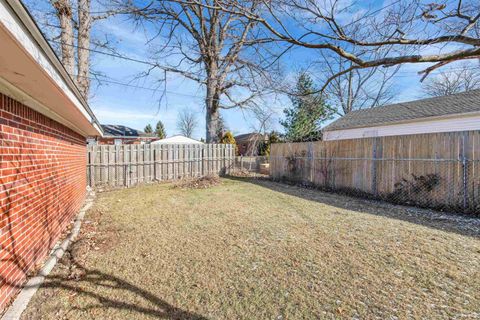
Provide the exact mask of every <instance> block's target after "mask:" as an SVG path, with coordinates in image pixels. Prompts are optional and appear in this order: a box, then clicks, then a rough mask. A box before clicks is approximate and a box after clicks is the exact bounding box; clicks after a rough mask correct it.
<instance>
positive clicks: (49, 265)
mask: <svg viewBox="0 0 480 320" xmlns="http://www.w3.org/2000/svg"><path fill="white" fill-rule="evenodd" d="M94 199H95V193H94V192H93V191H90V192H89V194H88V196H87V199H86V200H85V205H84V206H83V208H82V209H80V211H79V213H78V215H77V217H76V218H75V221H74V223H73V228H72V231H71V232H70V234H69V235H68V237H67V238H66V239H64V240H63V241H61V242H59V243H57V245H55V247H54V248H53V249H52V251H51V253H50V255H49V258H48V259H47V260H46V261H45V264H44V265H43V267H42V268H41V269H40V271H39V272H38V274H37V275H36V276H35V277H33V278H30V279H29V280H28V281H27V283H26V284H25V285H24V286H23V289H22V290H21V291H20V293H19V294H18V295H17V297H16V298H15V300H14V301H13V303H12V305H11V306H10V307H9V308H7V310H6V312H5V314H4V315H3V316H2V318H1V320H19V319H20V317H21V316H22V313H23V312H24V311H25V309H26V308H27V306H28V304H29V302H30V300H31V299H32V298H33V296H34V295H35V293H36V292H37V290H38V289H39V288H40V286H41V285H42V284H43V282H44V281H45V277H46V276H48V275H49V274H50V272H51V271H52V269H53V268H54V267H55V265H56V263H57V261H58V260H59V259H61V258H62V256H63V255H64V253H65V251H66V250H67V249H68V247H69V246H70V244H71V243H72V242H73V241H74V240H75V239H76V237H77V236H78V233H79V232H80V227H81V225H82V221H83V219H84V218H85V213H86V212H87V211H88V210H89V209H90V208H91V206H92V205H93V200H94Z"/></svg>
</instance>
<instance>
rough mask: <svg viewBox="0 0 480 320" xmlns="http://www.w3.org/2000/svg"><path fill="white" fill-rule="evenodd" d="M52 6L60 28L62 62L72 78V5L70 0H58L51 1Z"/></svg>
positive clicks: (73, 58)
mask: <svg viewBox="0 0 480 320" xmlns="http://www.w3.org/2000/svg"><path fill="white" fill-rule="evenodd" d="M53 6H54V8H55V10H56V12H57V16H58V19H59V20H60V26H61V29H62V32H61V41H62V63H63V65H64V67H65V69H66V70H67V72H68V73H69V74H70V76H71V77H72V79H73V74H74V67H75V54H74V47H73V22H72V5H71V3H70V0H58V1H54V2H53Z"/></svg>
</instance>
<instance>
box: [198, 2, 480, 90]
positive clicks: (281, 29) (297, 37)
mask: <svg viewBox="0 0 480 320" xmlns="http://www.w3.org/2000/svg"><path fill="white" fill-rule="evenodd" d="M197 1H198V0H191V2H195V3H196V2H197ZM225 1H226V3H225V2H222V1H219V2H215V6H214V7H215V8H217V7H220V8H222V10H225V11H227V12H231V13H233V12H235V13H236V14H242V15H243V16H244V17H247V18H248V19H250V20H255V21H257V22H258V23H261V24H262V25H263V26H264V27H265V28H266V29H267V30H268V31H269V32H270V33H271V37H270V38H269V39H264V41H268V40H271V41H281V42H287V43H289V44H291V45H292V46H301V47H305V48H310V49H320V50H327V51H330V52H332V53H334V54H336V55H339V56H340V57H342V58H343V59H345V60H347V61H349V62H351V66H349V67H348V68H345V69H344V70H341V71H339V72H338V73H336V74H334V75H332V76H331V77H330V78H329V79H327V80H326V82H325V84H324V86H323V87H322V88H321V90H322V91H324V90H325V89H326V87H327V86H329V84H330V82H332V81H333V80H334V79H335V78H337V77H340V76H342V75H345V74H347V73H349V72H351V71H353V70H358V69H366V68H373V67H378V66H385V67H390V66H394V65H399V64H403V63H429V66H428V67H425V68H423V70H422V71H420V72H419V74H420V75H422V80H423V79H424V78H425V77H426V76H428V74H430V73H431V72H432V71H433V70H436V69H438V68H441V67H444V66H446V65H448V64H450V63H452V62H455V61H459V60H472V59H478V58H480V25H479V20H480V2H479V1H478V0H451V1H447V0H440V1H438V2H432V3H425V2H424V1H420V0H396V1H393V2H391V3H389V4H386V5H385V6H384V7H382V8H377V9H375V8H374V9H370V8H369V7H368V5H366V3H367V2H364V1H358V2H351V1H341V0H332V1H324V0H260V2H261V3H262V6H263V7H264V8H265V10H263V11H258V10H257V12H254V11H252V10H250V9H249V7H248V6H247V5H245V4H244V3H243V2H241V1H237V0H225ZM247 3H248V2H247ZM232 7H234V9H232ZM359 12H360V14H359ZM387 46H388V47H391V51H390V54H389V55H387V56H384V57H372V56H370V55H367V56H366V57H362V56H361V55H359V54H357V53H356V52H355V50H354V49H355V48H365V49H367V50H371V51H375V50H381V49H382V48H384V47H387Z"/></svg>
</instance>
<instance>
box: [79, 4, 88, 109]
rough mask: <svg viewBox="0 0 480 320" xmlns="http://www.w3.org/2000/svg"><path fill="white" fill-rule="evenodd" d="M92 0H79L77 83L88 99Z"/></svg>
mask: <svg viewBox="0 0 480 320" xmlns="http://www.w3.org/2000/svg"><path fill="white" fill-rule="evenodd" d="M90 7H91V2H90V0H78V51H77V54H78V65H77V67H78V72H77V84H78V88H79V89H80V92H81V93H82V94H83V96H84V98H85V99H86V100H88V94H89V90H90V78H89V77H90V51H89V50H90V31H91V28H92V20H91V16H90Z"/></svg>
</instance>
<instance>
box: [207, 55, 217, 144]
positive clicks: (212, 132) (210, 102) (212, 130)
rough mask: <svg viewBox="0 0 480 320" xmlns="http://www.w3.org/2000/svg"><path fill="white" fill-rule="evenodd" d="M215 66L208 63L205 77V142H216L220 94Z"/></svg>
mask: <svg viewBox="0 0 480 320" xmlns="http://www.w3.org/2000/svg"><path fill="white" fill-rule="evenodd" d="M216 70H217V69H216V66H215V65H213V64H212V65H210V66H209V68H208V71H207V73H208V77H207V96H206V98H205V108H206V111H207V112H206V117H205V125H206V131H207V137H206V138H207V143H218V142H219V140H220V139H219V137H218V134H217V133H218V125H219V120H220V110H219V108H220V94H219V89H218V82H217V81H218V80H217V75H216Z"/></svg>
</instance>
